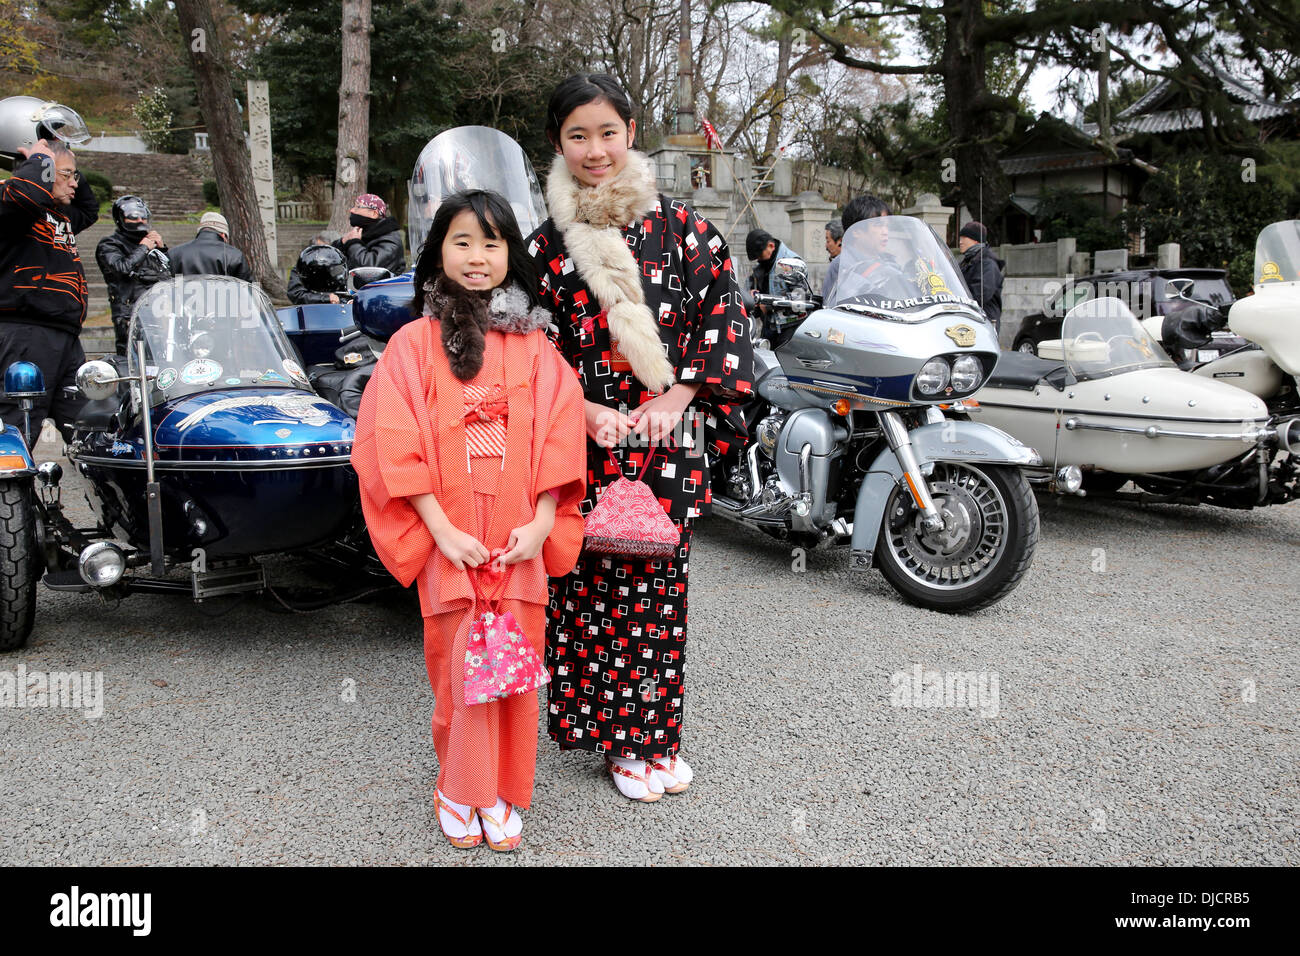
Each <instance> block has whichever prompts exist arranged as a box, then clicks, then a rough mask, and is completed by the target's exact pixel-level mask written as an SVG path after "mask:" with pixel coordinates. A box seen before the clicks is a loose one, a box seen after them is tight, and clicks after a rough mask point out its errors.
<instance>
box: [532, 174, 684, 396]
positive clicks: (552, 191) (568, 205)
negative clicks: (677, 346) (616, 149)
mask: <svg viewBox="0 0 1300 956" xmlns="http://www.w3.org/2000/svg"><path fill="white" fill-rule="evenodd" d="M658 196H659V193H658V191H657V190H656V188H655V176H654V169H653V167H652V166H651V165H650V161H649V160H648V159H646V157H645V156H644V155H643V154H641V153H639V152H637V151H636V150H628V153H627V163H626V165H624V167H623V168H622V169H621V170H619V173H618V175H617V176H615V177H614V178H612V179H611V180H610V181H609V182H605V183H601V184H600V185H598V186H584V185H583V184H582V183H580V182H578V180H576V179H575V178H574V177H573V174H572V173H570V172H569V167H568V166H567V165H565V162H564V157H563V156H556V157H555V162H554V163H553V164H552V165H551V175H550V176H549V177H548V178H547V180H546V205H547V206H548V208H549V209H550V213H551V219H552V220H554V222H555V225H556V227H557V228H558V229H559V230H560V232H561V234H562V235H563V236H564V248H565V250H566V252H567V253H568V255H569V257H570V258H571V259H572V260H573V264H574V267H575V268H576V269H577V270H578V275H579V276H581V277H582V281H583V282H585V283H586V284H587V288H589V289H590V290H591V291H592V294H594V295H595V296H596V301H598V302H599V303H600V305H601V307H602V308H603V309H604V310H605V318H606V321H607V322H608V323H609V332H610V335H611V337H612V338H613V339H614V342H615V343H616V344H617V345H618V350H619V351H620V352H621V353H622V354H623V357H624V358H626V359H627V361H628V364H630V365H631V366H632V373H633V374H634V375H635V376H636V377H637V379H638V380H640V382H641V384H643V385H645V386H646V387H647V388H649V389H650V390H651V391H656V392H663V391H666V390H667V389H668V388H669V387H670V386H671V385H672V384H673V382H674V381H675V380H676V378H677V376H676V374H675V373H674V371H673V366H672V363H671V362H669V361H668V356H667V354H665V351H664V346H663V343H662V342H661V341H660V339H659V324H658V323H657V322H656V321H655V317H654V316H653V315H652V314H651V313H650V308H649V306H647V305H646V302H645V290H644V289H643V288H642V287H641V269H640V267H638V266H637V263H636V258H635V257H634V256H633V255H632V250H631V249H629V248H628V246H627V243H626V242H625V241H624V239H623V233H622V231H621V230H622V228H623V227H624V226H627V225H629V224H631V223H633V222H635V221H636V220H638V219H641V218H643V217H644V216H645V214H646V213H648V212H649V211H650V210H651V209H653V208H654V204H655V200H656V199H657V198H658Z"/></svg>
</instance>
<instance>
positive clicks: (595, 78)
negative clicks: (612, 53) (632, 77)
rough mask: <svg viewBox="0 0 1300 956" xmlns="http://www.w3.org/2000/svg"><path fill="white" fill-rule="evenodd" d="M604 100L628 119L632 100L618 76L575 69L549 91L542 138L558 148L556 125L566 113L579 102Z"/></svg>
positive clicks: (586, 102)
mask: <svg viewBox="0 0 1300 956" xmlns="http://www.w3.org/2000/svg"><path fill="white" fill-rule="evenodd" d="M600 100H604V101H605V102H606V103H608V104H609V105H610V106H612V107H614V112H615V113H617V114H618V115H619V117H620V118H621V119H622V120H623V122H624V123H630V122H632V101H631V100H629V99H628V98H627V94H626V93H624V92H623V87H621V86H619V85H618V80H616V79H614V78H613V77H612V76H610V75H609V74H608V73H575V74H573V76H571V77H569V78H568V79H567V80H562V81H561V82H560V85H559V86H557V87H556V88H555V92H554V93H552V94H551V102H550V103H549V104H548V105H547V107H546V138H547V139H549V140H550V141H551V145H552V146H554V147H555V148H556V149H559V148H560V127H561V126H562V125H563V124H564V121H565V120H566V119H568V118H569V114H570V113H572V112H573V111H574V110H576V109H577V108H578V107H579V106H586V105H587V104H588V103H595V102H598V101H600Z"/></svg>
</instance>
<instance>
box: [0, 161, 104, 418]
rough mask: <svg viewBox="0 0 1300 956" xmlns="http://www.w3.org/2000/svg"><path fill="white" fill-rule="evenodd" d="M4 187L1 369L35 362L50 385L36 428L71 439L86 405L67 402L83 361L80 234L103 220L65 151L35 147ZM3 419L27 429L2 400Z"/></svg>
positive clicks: (35, 413) (37, 409) (0, 193)
mask: <svg viewBox="0 0 1300 956" xmlns="http://www.w3.org/2000/svg"><path fill="white" fill-rule="evenodd" d="M18 152H19V155H20V156H21V157H23V159H22V161H21V162H19V163H18V164H17V165H16V166H15V167H14V172H13V176H11V177H10V178H9V179H6V180H5V181H4V182H2V183H0V369H4V368H8V367H9V364H10V363H11V362H17V361H27V362H33V363H35V364H36V366H37V367H38V368H40V370H41V374H42V375H43V376H44V378H45V395H44V396H42V397H41V398H38V399H36V401H35V405H34V407H33V409H32V422H33V423H34V424H37V425H39V423H40V422H42V421H44V420H45V418H47V417H52V418H53V419H54V423H55V425H57V426H58V427H59V430H60V431H61V432H63V436H64V438H65V439H70V438H71V427H70V426H71V422H72V420H73V419H74V418H75V416H76V413H77V410H78V409H79V408H80V407H81V400H80V399H78V398H76V397H75V396H74V395H71V394H65V393H64V391H63V390H64V388H65V387H66V386H70V385H72V384H74V382H75V381H76V374H77V369H78V368H80V367H81V363H82V362H84V361H85V360H86V353H85V351H84V350H83V349H82V347H81V339H80V338H79V336H80V334H81V324H82V322H84V321H85V320H86V273H85V270H84V269H83V268H82V265H81V256H80V254H79V253H78V252H77V240H76V234H77V233H79V232H81V231H82V230H83V229H85V228H86V227H88V226H90V225H91V224H93V223H94V221H95V220H96V219H98V218H99V201H98V200H97V199H96V198H95V193H94V191H93V190H91V188H90V184H89V183H87V182H86V180H85V179H83V178H82V177H81V176H80V174H79V173H78V172H77V158H76V157H75V156H74V155H73V154H72V150H70V149H68V147H67V144H65V143H63V142H60V141H57V140H56V141H54V142H48V141H46V140H44V139H38V140H37V141H36V142H35V143H33V144H32V146H31V147H30V148H28V149H24V150H19V151H18ZM0 419H3V420H4V422H5V423H6V424H9V425H16V426H18V427H19V428H21V427H22V426H23V412H22V409H21V408H19V406H18V404H17V403H16V402H9V401H5V400H3V399H0Z"/></svg>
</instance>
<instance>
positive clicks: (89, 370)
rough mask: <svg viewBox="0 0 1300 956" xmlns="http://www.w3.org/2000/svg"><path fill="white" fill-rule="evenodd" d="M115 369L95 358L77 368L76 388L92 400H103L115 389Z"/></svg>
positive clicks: (116, 378) (116, 380)
mask: <svg viewBox="0 0 1300 956" xmlns="http://www.w3.org/2000/svg"><path fill="white" fill-rule="evenodd" d="M118 381H119V379H118V377H117V369H115V368H113V366H111V365H109V364H108V363H107V362H101V361H99V360H95V361H93V362H87V363H86V364H85V365H83V366H81V368H79V369H77V388H78V389H80V391H81V394H82V395H84V396H86V398H88V399H90V400H91V401H92V402H99V401H103V400H104V399H106V398H108V397H109V396H110V395H112V394H114V393H115V392H116V391H117V383H118Z"/></svg>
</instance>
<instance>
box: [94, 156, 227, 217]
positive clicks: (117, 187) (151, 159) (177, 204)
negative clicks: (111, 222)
mask: <svg viewBox="0 0 1300 956" xmlns="http://www.w3.org/2000/svg"><path fill="white" fill-rule="evenodd" d="M77 167H78V168H79V169H81V170H83V171H86V170H94V171H95V172H99V173H103V174H104V175H105V176H107V177H108V179H109V181H110V182H111V183H112V184H113V194H114V195H115V196H122V195H135V196H141V197H143V199H144V201H145V202H147V203H148V204H149V209H150V211H151V212H152V213H153V215H154V218H155V219H160V220H162V219H180V218H183V217H185V216H192V215H194V214H195V213H198V212H202V211H203V208H204V206H205V205H206V203H205V202H204V199H203V176H202V175H201V171H200V169H199V168H198V167H197V166H196V164H195V163H194V162H193V161H192V160H191V158H190V157H189V156H181V155H176V154H172V153H109V152H97V151H90V150H88V151H85V152H81V153H78V154H77Z"/></svg>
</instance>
